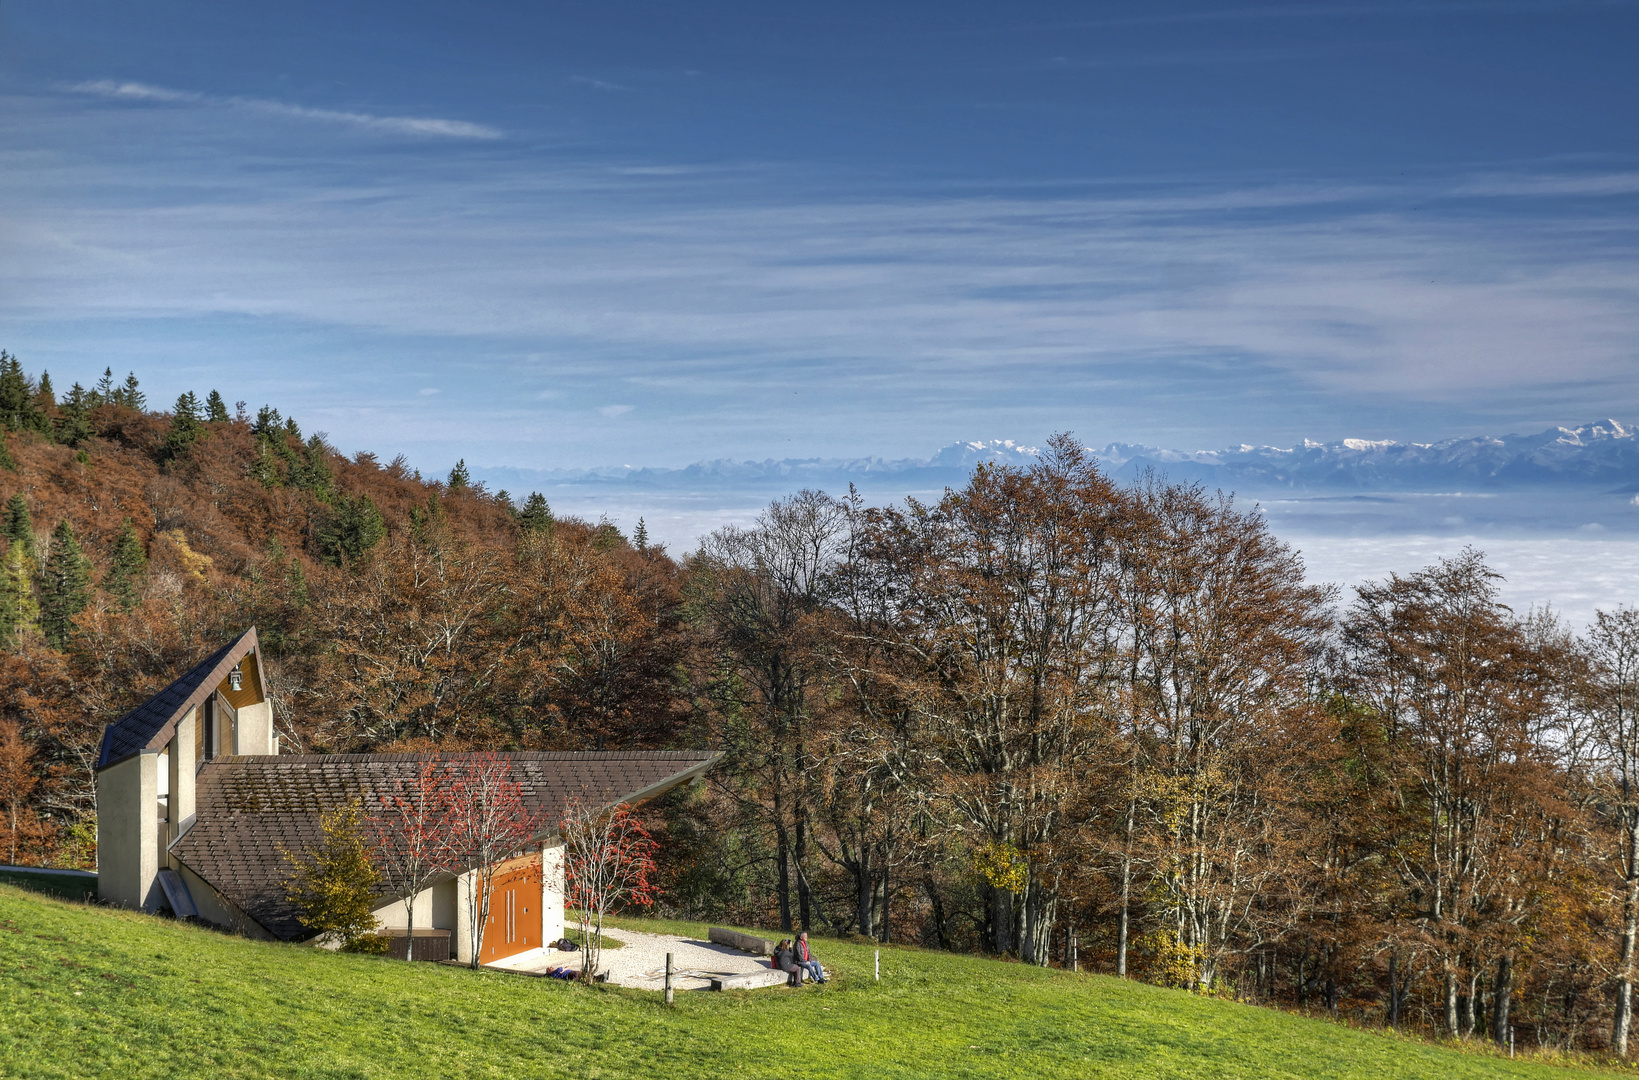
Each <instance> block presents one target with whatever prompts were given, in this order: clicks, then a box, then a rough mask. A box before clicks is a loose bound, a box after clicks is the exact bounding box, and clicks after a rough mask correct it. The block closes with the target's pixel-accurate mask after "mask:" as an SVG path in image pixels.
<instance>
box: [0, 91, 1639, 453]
mask: <svg viewBox="0 0 1639 1080" xmlns="http://www.w3.org/2000/svg"><path fill="white" fill-rule="evenodd" d="M85 92H87V93H93V92H94V93H97V94H99V95H100V96H102V97H105V98H108V99H111V100H112V99H126V100H131V101H138V102H143V101H145V102H150V103H152V105H153V106H155V108H153V109H150V110H147V111H146V113H145V115H146V116H147V120H146V121H145V123H148V124H151V125H152V127H153V130H155V131H164V130H167V128H166V126H165V125H167V124H172V123H176V124H179V125H180V123H181V122H182V120H183V119H184V117H183V114H182V113H178V114H177V115H176V116H174V117H173V116H171V115H169V113H168V111H167V110H166V109H165V108H161V107H162V106H169V105H189V104H202V103H208V104H213V105H215V104H222V103H225V102H227V101H230V100H231V101H233V102H234V104H235V106H236V107H238V108H241V109H245V108H250V107H251V106H249V105H247V104H245V103H244V102H243V101H240V100H238V99H220V100H217V99H212V100H210V101H209V102H205V101H204V99H202V98H190V97H187V96H186V92H185V91H179V90H173V89H168V88H163V87H152V86H148V85H146V84H124V83H109V84H107V85H106V86H104V87H101V88H100V89H98V90H96V91H85ZM162 95H183V96H180V97H165V96H162ZM59 104H60V103H59ZM274 104H280V103H274ZM52 115H53V122H52V123H51V124H40V123H35V124H31V125H27V126H24V125H22V124H20V123H19V122H16V121H13V122H11V126H6V124H7V122H6V121H4V120H0V146H4V147H6V149H3V150H0V316H3V317H5V318H6V319H7V320H8V322H10V323H12V324H15V323H16V322H18V321H19V320H22V319H31V320H36V322H38V323H40V325H44V322H41V320H49V321H50V324H51V325H52V326H58V327H73V328H75V329H74V332H75V333H85V332H87V331H86V328H88V327H95V326H98V325H107V326H109V327H116V326H120V325H124V323H123V322H122V321H129V320H142V321H143V325H146V326H150V327H156V328H158V327H165V326H181V325H189V321H190V320H192V321H193V323H194V324H197V325H205V324H206V323H208V322H210V321H211V320H222V319H246V320H247V321H248V322H254V323H255V324H256V325H258V326H262V327H272V326H285V327H299V328H302V333H304V334H305V333H313V334H318V335H327V334H333V335H335V337H336V338H337V340H345V341H346V342H348V344H347V345H346V346H345V347H338V348H339V350H340V351H339V352H338V355H342V354H346V355H354V354H353V353H351V352H350V351H349V350H351V349H353V348H354V345H353V344H352V343H354V342H369V341H379V342H381V343H382V344H381V345H380V346H379V354H380V355H381V357H382V358H383V359H381V361H380V362H381V363H383V364H392V363H396V362H398V357H397V356H392V355H390V354H393V353H394V352H395V351H396V350H397V349H398V347H399V345H398V343H404V342H410V343H416V342H421V343H434V342H438V343H446V344H447V343H450V342H452V341H458V342H459V345H458V346H457V347H454V348H453V349H449V350H448V351H447V352H445V351H444V346H442V345H440V346H438V349H437V350H434V347H433V345H432V344H428V345H427V349H428V351H429V353H430V352H432V351H439V352H441V353H442V355H443V356H445V357H447V356H453V355H460V356H463V357H467V358H470V359H469V360H467V361H464V362H465V363H469V364H470V367H464V368H462V371H463V372H464V374H463V376H462V379H461V380H460V381H455V382H450V381H445V380H444V377H443V374H442V372H441V368H440V363H442V362H443V361H440V360H429V361H428V362H427V365H426V370H427V372H428V373H427V374H426V375H424V376H418V377H417V379H418V381H417V382H415V383H412V384H410V385H409V388H408V391H407V393H406V394H405V395H404V396H405V397H407V398H411V399H413V400H414V401H415V402H425V401H427V398H426V397H420V396H417V395H416V394H415V392H414V391H415V389H416V388H417V387H420V386H428V385H429V384H431V385H442V386H444V396H443V397H440V398H438V399H437V400H439V401H451V402H458V403H459V402H460V401H463V400H465V399H466V398H468V397H470V396H472V395H477V394H483V395H485V400H486V401H489V402H500V403H503V407H502V408H501V409H500V411H499V412H496V411H495V410H494V409H493V408H492V407H486V411H484V413H483V416H484V419H483V420H482V421H481V422H480V421H477V420H473V421H471V422H467V421H462V423H463V424H464V425H465V426H463V427H462V429H461V430H460V431H459V432H453V431H452V432H450V433H448V434H435V435H429V434H426V433H427V432H429V431H432V430H433V428H432V427H430V426H429V425H433V424H442V423H446V422H449V423H455V422H456V421H455V420H447V418H450V417H458V415H459V411H458V410H457V409H454V408H452V409H447V410H443V411H442V412H440V413H439V416H438V417H434V418H432V419H431V420H428V421H426V422H425V423H423V422H422V421H421V420H416V421H415V426H416V430H417V432H418V437H423V438H428V439H432V438H438V439H446V438H447V439H451V440H453V439H457V438H460V439H465V440H477V441H478V442H485V441H496V440H502V439H508V438H513V439H517V440H519V441H520V442H521V441H526V440H533V439H553V440H559V441H560V442H561V443H562V444H563V445H571V446H573V450H572V451H570V452H573V453H574V454H576V455H577V459H579V457H578V456H579V455H587V456H591V462H592V463H596V462H598V461H607V460H612V459H613V457H614V456H615V454H616V453H618V451H607V453H608V456H604V455H605V453H606V451H599V450H597V449H596V448H595V447H596V446H597V445H601V444H598V443H596V440H598V439H603V438H608V439H613V438H614V437H615V433H618V432H627V433H628V435H629V438H630V441H632V442H633V443H634V445H637V446H638V447H639V448H641V446H653V447H656V448H657V449H656V450H655V455H657V456H658V455H664V457H665V458H670V457H673V456H675V455H679V454H687V455H693V456H701V457H709V456H719V455H721V454H724V453H731V452H741V450H740V449H737V448H744V449H745V450H746V451H751V450H752V448H754V447H756V448H760V449H759V450H757V451H755V452H773V453H776V454H778V453H781V452H783V451H784V450H785V448H786V447H787V444H788V443H790V442H791V440H797V442H796V443H795V446H797V447H814V446H836V445H838V444H839V442H852V441H855V438H854V435H853V434H851V433H856V432H872V433H874V434H872V435H871V437H870V438H869V439H868V440H866V441H865V445H868V446H869V448H870V450H871V451H872V452H878V453H892V452H925V450H926V449H927V447H928V446H929V445H938V444H940V443H942V442H945V441H948V438H950V437H956V436H958V435H962V434H966V433H967V432H969V431H974V430H985V431H999V432H1001V433H1002V434H1004V435H1008V434H1011V435H1014V436H1016V437H1021V438H1039V437H1042V436H1044V435H1046V434H1048V433H1050V432H1051V431H1053V430H1059V429H1063V428H1073V429H1075V430H1077V431H1079V432H1081V433H1082V434H1084V435H1085V436H1087V437H1089V438H1098V439H1110V438H1128V437H1135V438H1144V439H1146V440H1157V439H1163V438H1175V439H1185V440H1187V441H1189V442H1194V441H1195V440H1196V439H1201V440H1203V441H1204V442H1205V443H1206V444H1208V445H1210V444H1212V442H1213V440H1215V439H1223V440H1225V441H1231V440H1234V441H1238V440H1241V439H1277V438H1297V437H1302V436H1303V435H1313V436H1315V437H1322V438H1330V437H1336V436H1338V435H1343V434H1348V435H1355V434H1359V435H1368V436H1369V435H1373V434H1374V433H1384V434H1407V435H1416V436H1418V437H1428V435H1429V432H1430V431H1434V432H1436V433H1440V434H1445V433H1451V434H1455V433H1457V431H1456V430H1453V429H1452V428H1451V427H1450V426H1448V424H1447V423H1444V422H1442V423H1438V424H1433V423H1427V422H1426V421H1427V420H1428V418H1429V417H1431V416H1434V415H1438V416H1441V417H1451V416H1457V415H1463V416H1468V417H1475V416H1481V415H1493V416H1495V415H1506V416H1508V417H1510V419H1509V420H1507V421H1506V422H1507V423H1509V424H1511V425H1512V424H1515V423H1516V421H1515V420H1513V419H1512V417H1515V416H1520V417H1529V418H1530V419H1529V422H1530V423H1538V422H1540V423H1541V424H1542V425H1543V426H1546V425H1547V424H1548V423H1556V422H1581V421H1584V420H1587V419H1590V418H1592V417H1595V416H1603V415H1607V414H1612V415H1618V416H1621V417H1623V418H1627V417H1630V416H1634V415H1639V386H1636V385H1635V384H1634V382H1633V379H1632V377H1631V376H1632V371H1633V363H1634V359H1633V351H1632V343H1633V341H1634V340H1639V209H1636V208H1635V207H1634V206H1633V205H1632V202H1631V199H1612V198H1609V197H1608V196H1609V195H1610V194H1613V193H1614V194H1623V193H1625V192H1626V191H1627V189H1628V188H1629V187H1630V186H1631V184H1632V178H1631V176H1630V175H1629V174H1628V173H1624V172H1621V171H1618V170H1610V169H1605V170H1600V171H1594V170H1586V171H1581V172H1577V171H1561V172H1552V171H1546V170H1544V171H1539V172H1528V171H1521V172H1518V173H1513V174H1501V173H1487V174H1485V175H1468V176H1453V177H1446V178H1444V179H1441V180H1431V179H1426V178H1425V179H1422V180H1417V181H1404V182H1387V181H1375V182H1351V183H1335V184H1334V183H1296V182H1278V183H1258V184H1255V183H1240V184H1229V183H1219V184H1206V183H1177V184H1164V183H1157V184H1148V185H1127V186H1123V187H1117V186H1115V185H1101V186H1089V187H1086V188H1084V189H1082V190H1080V191H1078V192H1075V193H1072V194H1066V193H1065V189H1064V187H1063V186H1062V185H1059V186H1055V187H1046V186H1041V187H1027V186H1023V185H1019V186H1015V187H1012V188H1006V187H1002V186H999V185H998V186H994V187H987V188H983V189H969V190H967V191H966V192H955V191H950V190H944V189H930V188H928V187H927V186H922V187H919V188H917V189H915V190H910V191H905V192H894V191H885V190H883V189H882V188H881V187H880V186H877V187H875V188H867V187H866V185H864V184H860V185H857V186H853V187H849V186H847V185H844V186H843V188H842V189H841V190H844V191H845V192H846V196H847V197H837V196H836V195H835V194H834V192H833V191H832V190H831V189H830V188H826V189H824V190H821V189H818V188H817V187H815V186H813V185H809V186H806V187H805V185H804V181H803V178H802V177H801V176H800V175H797V174H796V173H795V172H794V171H786V170H779V169H774V168H768V169H764V170H758V169H756V168H752V167H744V168H718V169H706V170H694V169H689V170H677V169H675V168H673V166H672V165H671V164H670V163H667V162H664V161H661V162H652V163H642V162H631V163H623V164H621V165H619V166H618V167H615V166H614V165H613V164H612V163H610V162H608V161H601V160H600V161H590V162H583V161H575V160H566V159H562V158H553V159H544V160H543V159H542V158H541V157H539V156H529V155H525V154H522V153H520V154H517V155H515V156H514V155H511V154H509V155H497V157H496V160H494V161H492V162H490V163H489V164H488V165H487V167H486V168H485V169H484V170H482V171H481V172H475V171H473V170H471V169H469V168H467V167H465V165H464V164H462V163H460V162H449V161H445V160H443V159H442V158H440V157H438V156H437V155H432V154H428V155H418V156H417V157H416V159H415V160H414V161H413V162H407V161H406V160H404V159H398V160H395V161H393V162H392V163H391V167H388V165H386V164H383V163H380V162H377V161H375V160H374V159H373V158H369V157H366V156H362V155H361V156H360V160H359V162H357V163H355V167H354V168H353V169H352V170H351V171H336V170H335V169H334V168H333V165H332V159H330V158H329V157H326V158H324V159H323V160H322V161H319V162H316V165H315V167H314V168H312V169H311V170H306V169H303V168H302V167H301V166H302V162H301V161H293V162H292V165H291V167H290V168H288V169H284V170H280V171H277V172H271V173H270V172H269V170H267V169H265V168H263V167H261V163H260V162H241V161H238V160H237V159H236V158H234V157H233V156H232V155H231V154H222V155H219V154H216V153H214V151H213V150H211V149H210V144H209V143H208V142H204V141H203V140H201V139H195V140H175V141H167V140H164V139H154V140H152V142H151V145H152V146H154V147H156V148H157V149H155V151H154V152H153V156H152V157H151V158H148V159H145V160H141V161H138V162H135V163H132V162H129V161H127V160H125V159H123V158H120V159H118V160H114V159H110V160H109V161H106V162H91V163H89V164H88V163H85V162H84V159H83V157H82V156H79V155H51V154H42V153H38V152H35V151H32V150H30V149H29V144H28V143H27V142H22V141H20V139H22V138H25V137H34V136H29V135H28V133H29V132H30V131H33V132H40V131H48V130H49V131H50V132H51V133H52V135H51V137H52V138H53V139H54V140H58V141H63V142H70V141H71V142H73V144H74V145H76V146H84V145H98V141H97V140H98V138H99V137H100V136H99V135H97V133H98V132H101V131H102V130H103V128H102V127H99V126H98V125H106V124H107V123H108V115H107V111H106V110H103V109H92V110H86V109H83V108H82V109H64V110H61V111H59V112H56V113H53V114H52ZM344 115H352V114H344ZM235 119H236V118H235ZM309 119H312V118H311V117H309ZM381 119H386V118H381ZM399 119H403V118H399ZM121 120H122V123H123V122H124V118H123V117H122V118H121ZM223 126H224V127H227V126H228V125H223ZM81 132H84V134H83V135H81V134H80V133H81ZM201 147H204V149H202V148H201ZM325 152H326V154H329V153H330V150H329V149H328V148H327V149H326V151H325ZM167 155H170V156H167ZM1503 196H1506V198H1500V197H1503ZM134 205H140V206H141V207H142V208H143V212H141V213H131V212H129V207H130V206H134ZM166 332H168V331H166ZM109 333H110V334H113V333H115V331H114V330H110V331H109ZM153 333H156V334H161V333H162V331H161V330H158V329H156V330H154V331H153ZM13 347H15V346H13ZM359 348H365V346H359ZM375 348H377V346H374V345H371V346H369V347H368V348H367V349H366V352H368V350H369V349H375ZM358 355H364V354H362V353H361V354H358ZM370 355H376V354H375V353H370ZM118 362H119V361H116V363H118ZM353 363H354V365H355V367H358V368H360V369H362V368H364V367H367V366H368V363H367V361H365V360H358V361H354V362H353ZM53 373H54V374H55V373H56V372H55V369H54V371H53ZM337 374H338V372H336V371H333V370H332V369H331V368H328V367H325V366H324V365H316V366H315V368H314V370H313V371H311V372H310V373H309V377H311V378H312V379H314V380H317V382H316V385H317V384H318V383H323V382H325V381H327V380H331V379H333V378H334V377H335V376H336V375H337ZM281 392H283V391H281ZM558 394H561V395H562V397H561V399H560V398H558V397H556V396H554V395H558ZM451 395H454V396H453V397H452V396H451ZM324 397H325V398H326V399H327V400H332V399H334V398H335V395H334V394H331V393H327V394H325V395H324ZM597 401H604V402H610V401H614V402H620V403H621V404H620V405H619V406H604V407H602V408H601V409H600V408H599V407H598V406H596V405H591V404H588V405H585V406H576V405H573V404H570V403H573V402H597ZM622 408H624V409H625V410H627V411H632V412H641V413H642V416H643V423H642V424H638V425H632V424H630V423H610V422H609V421H610V420H612V419H614V418H615V417H617V416H618V415H620V413H619V412H618V411H616V410H619V409H622ZM1366 409H1375V410H1378V412H1376V413H1375V415H1377V416H1390V414H1392V415H1393V418H1392V419H1391V421H1389V422H1390V423H1393V424H1399V425H1402V426H1400V427H1394V428H1392V429H1389V430H1385V429H1384V428H1383V427H1381V426H1370V425H1367V424H1363V423H1359V422H1358V421H1356V420H1355V419H1354V418H1356V417H1358V416H1359V415H1360V414H1361V412H1362V410H1366ZM1419 409H1421V410H1423V411H1422V412H1421V413H1418V414H1417V415H1416V417H1415V418H1414V419H1408V417H1409V416H1410V415H1411V414H1412V413H1416V411H1417V410H1419ZM1302 410H1308V411H1307V412H1303V411H1302ZM547 412H550V414H551V415H552V416H553V417H555V419H553V420H552V421H551V423H550V424H544V423H542V422H541V419H540V418H541V416H542V415H543V414H544V413H547ZM1321 413H1323V414H1324V415H1325V416H1327V417H1331V418H1344V417H1347V418H1349V423H1348V425H1347V427H1348V428H1349V430H1341V431H1340V430H1338V429H1337V427H1335V426H1332V424H1331V422H1328V423H1327V424H1326V425H1324V426H1323V425H1313V424H1308V423H1306V422H1305V424H1304V426H1303V427H1302V428H1298V429H1296V430H1294V428H1295V427H1296V425H1297V423H1298V422H1300V421H1294V420H1293V416H1294V415H1299V414H1301V415H1302V416H1313V415H1317V414H1321ZM1526 422H1527V421H1526V420H1524V419H1521V420H1519V421H1518V422H1517V423H1518V424H1525V423H1526ZM359 423H361V424H362V423H363V421H360V422H359ZM381 423H382V427H381V431H382V432H383V433H384V434H385V436H386V437H387V438H389V439H393V438H401V437H403V436H402V431H403V430H405V428H406V423H405V422H404V421H403V420H402V419H398V420H393V421H391V422H389V421H387V420H383V421H382V422H381ZM1140 425H1142V426H1140ZM1413 425H1415V426H1414V427H1413ZM1488 427H1490V425H1489V424H1486V425H1485V427H1482V428H1481V430H1484V429H1486V428H1488ZM634 428H635V429H637V430H632V429H634ZM1158 429H1159V430H1158ZM361 430H362V429H361ZM1463 430H1473V425H1472V424H1468V425H1466V426H1465V427H1464V428H1463ZM1168 431H1173V432H1178V433H1179V434H1177V435H1172V436H1169V435H1167V434H1166V432H1168ZM883 432H891V433H893V434H892V436H891V437H892V439H893V440H894V442H893V443H892V444H890V445H884V444H883V443H882V441H881V433H883ZM509 433H510V434H509ZM358 437H361V438H362V437H365V436H364V435H360V436H358ZM623 445H624V444H623ZM690 447H694V448H697V449H690ZM593 455H595V456H593ZM454 456H459V455H454ZM454 456H452V457H451V459H450V460H452V461H453V460H454Z"/></svg>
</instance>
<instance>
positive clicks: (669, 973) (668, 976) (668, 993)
mask: <svg viewBox="0 0 1639 1080" xmlns="http://www.w3.org/2000/svg"><path fill="white" fill-rule="evenodd" d="M671 1003H672V954H671V953H667V954H666V1004H667V1005H670V1004H671Z"/></svg>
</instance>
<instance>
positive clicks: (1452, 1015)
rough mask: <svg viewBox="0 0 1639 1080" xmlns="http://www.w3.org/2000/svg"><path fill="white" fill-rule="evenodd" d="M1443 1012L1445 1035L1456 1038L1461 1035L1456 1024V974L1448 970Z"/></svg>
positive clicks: (1459, 1028) (1460, 1030)
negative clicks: (1444, 1015)
mask: <svg viewBox="0 0 1639 1080" xmlns="http://www.w3.org/2000/svg"><path fill="white" fill-rule="evenodd" d="M1445 1012H1446V1033H1447V1034H1449V1035H1450V1036H1451V1037H1452V1038H1456V1037H1457V1036H1458V1035H1459V1034H1461V1033H1462V1028H1461V1027H1459V1026H1458V1023H1457V973H1456V972H1455V971H1451V970H1449V969H1448V970H1447V971H1446V973H1445Z"/></svg>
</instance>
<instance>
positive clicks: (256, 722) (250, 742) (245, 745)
mask: <svg viewBox="0 0 1639 1080" xmlns="http://www.w3.org/2000/svg"><path fill="white" fill-rule="evenodd" d="M233 752H234V753H235V754H258V755H260V754H273V753H277V752H278V751H277V750H275V749H274V746H273V706H272V705H270V704H268V703H267V702H265V701H258V702H257V703H256V704H254V705H246V706H245V707H244V708H242V709H240V710H239V712H238V715H236V716H235V717H234V718H233Z"/></svg>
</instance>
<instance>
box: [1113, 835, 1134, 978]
mask: <svg viewBox="0 0 1639 1080" xmlns="http://www.w3.org/2000/svg"><path fill="white" fill-rule="evenodd" d="M1132 881H1133V868H1132V859H1131V858H1129V857H1127V856H1126V855H1123V856H1122V857H1121V914H1120V916H1119V917H1118V920H1117V924H1116V931H1115V973H1116V975H1117V977H1119V978H1122V979H1125V978H1126V977H1127V938H1128V935H1129V933H1130V931H1129V929H1128V927H1129V925H1130V920H1131V917H1132V916H1131V914H1130V912H1131V909H1132V904H1131V901H1132Z"/></svg>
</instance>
